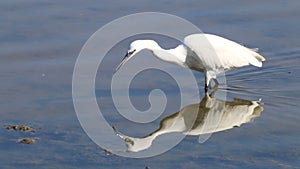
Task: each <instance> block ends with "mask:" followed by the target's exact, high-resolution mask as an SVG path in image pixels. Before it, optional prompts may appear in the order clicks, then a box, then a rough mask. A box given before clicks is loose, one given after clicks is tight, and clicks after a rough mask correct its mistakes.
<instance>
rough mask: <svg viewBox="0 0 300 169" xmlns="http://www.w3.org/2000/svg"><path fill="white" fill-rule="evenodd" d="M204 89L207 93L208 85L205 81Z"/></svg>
mask: <svg viewBox="0 0 300 169" xmlns="http://www.w3.org/2000/svg"><path fill="white" fill-rule="evenodd" d="M204 91H205V93H207V91H208V86H207V84H206V83H205V87H204Z"/></svg>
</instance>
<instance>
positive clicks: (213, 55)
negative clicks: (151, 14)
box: [115, 34, 265, 91]
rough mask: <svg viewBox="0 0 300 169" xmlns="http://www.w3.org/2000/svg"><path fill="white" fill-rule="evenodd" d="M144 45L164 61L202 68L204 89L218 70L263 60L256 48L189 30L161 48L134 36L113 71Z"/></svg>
mask: <svg viewBox="0 0 300 169" xmlns="http://www.w3.org/2000/svg"><path fill="white" fill-rule="evenodd" d="M143 49H146V50H149V51H151V52H152V53H153V55H154V56H156V57H157V58H158V59H161V60H163V61H165V62H169V63H173V64H176V65H178V66H181V67H184V68H188V69H192V70H196V71H199V72H204V73H205V90H206V91H207V88H208V85H209V82H210V80H211V79H215V80H216V76H217V75H218V74H219V73H222V72H225V71H228V70H232V69H236V68H239V67H243V66H247V65H253V66H257V67H261V66H262V62H263V61H265V58H264V57H263V56H261V55H260V54H258V53H257V52H256V51H254V50H252V49H249V48H247V47H245V46H242V45H240V44H238V43H236V42H233V41H231V40H229V39H226V38H223V37H220V36H217V35H212V34H192V35H189V36H187V37H185V38H184V41H183V44H181V45H179V46H177V47H176V48H174V49H162V48H161V47H160V46H159V45H158V44H157V42H155V41H154V40H135V41H133V42H132V43H131V44H130V47H129V50H128V52H127V54H126V55H125V57H124V58H123V60H122V62H121V63H120V64H119V65H118V66H117V68H116V71H118V70H119V69H120V67H121V66H122V65H123V64H124V63H125V62H127V61H128V60H129V59H130V58H132V57H133V56H134V55H135V54H136V53H138V52H139V51H141V50H143ZM116 71H115V72H116Z"/></svg>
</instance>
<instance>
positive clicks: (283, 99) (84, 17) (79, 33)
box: [0, 0, 300, 168]
mask: <svg viewBox="0 0 300 169" xmlns="http://www.w3.org/2000/svg"><path fill="white" fill-rule="evenodd" d="M132 4H134V5H132ZM299 7H300V3H299V2H298V1H292V0H290V1H276V2H268V1H251V2H250V1H249V2H237V1H233V0H232V1H226V3H225V2H223V3H221V4H220V3H215V2H211V1H201V2H199V1H190V2H181V1H162V2H160V3H150V2H140V1H126V2H119V3H116V2H115V3H111V2H109V1H107V2H105V1H102V2H94V1H84V2H81V1H73V2H72V4H70V3H69V2H65V1H60V2H59V3H55V2H52V1H43V2H35V1H26V3H25V2H21V3H17V2H12V1H1V2H0V9H1V10H0V13H1V15H0V20H1V27H0V51H1V52H0V53H1V62H0V76H1V90H0V93H1V100H0V105H1V116H0V117H1V118H0V125H1V128H0V166H1V168H83V167H84V168H145V167H146V166H147V167H149V168H173V167H175V168H178V167H179V168H220V167H222V168H298V167H299V166H300V163H299V161H300V128H299V122H300V116H299V103H300V99H299V96H300V90H299V85H298V84H299V82H300V75H299V74H300V69H299V64H300V54H299V53H300V46H299V44H300V40H299V39H300V37H299V33H298V30H300V24H299V16H300V12H299ZM144 11H158V12H167V13H171V14H175V15H178V16H180V17H183V18H185V19H187V20H189V21H191V22H192V23H193V24H195V25H197V26H198V27H199V28H200V29H201V30H203V31H204V32H208V33H214V34H218V35H221V36H224V37H227V38H230V39H232V40H235V41H237V42H240V43H242V44H245V45H246V46H249V47H251V48H252V47H253V48H254V47H258V48H259V49H260V50H259V52H260V53H261V54H262V55H263V56H265V57H266V59H267V61H266V62H265V63H264V65H263V67H262V68H254V67H245V68H242V69H238V70H235V71H232V72H228V73H227V76H226V80H227V85H223V86H220V89H219V90H220V91H223V90H226V91H227V97H228V99H229V100H230V99H232V98H240V99H245V100H258V99H260V98H261V99H262V102H263V103H264V104H263V105H262V107H263V108H264V110H263V112H262V113H261V115H260V116H259V117H257V118H255V119H254V120H253V121H252V122H250V123H246V124H242V125H241V127H235V128H233V129H230V130H225V131H221V132H218V133H214V134H213V135H212V136H211V137H210V138H209V139H208V140H207V141H206V142H205V143H202V144H199V143H198V137H197V136H187V137H185V139H184V140H183V141H182V142H181V143H180V144H178V145H177V146H176V147H174V148H173V149H171V150H170V151H168V152H166V153H164V154H162V155H159V156H156V157H151V158H146V159H129V158H123V157H119V156H114V155H112V154H110V153H109V152H105V151H103V150H102V149H101V148H100V147H98V146H97V145H96V144H95V143H93V142H92V141H91V140H90V139H89V138H88V136H87V135H86V134H85V133H84V131H83V130H82V128H81V126H80V124H79V121H78V120H77V117H76V113H75V111H74V108H73V102H72V93H71V92H72V84H71V83H72V73H73V68H74V64H75V61H76V58H77V56H78V53H79V52H80V49H81V47H82V46H83V44H84V43H85V41H86V40H87V39H88V38H89V37H90V35H92V33H94V32H95V31H96V30H97V29H99V28H100V27H101V26H103V25H104V24H106V23H108V22H110V21H112V20H113V19H116V18H118V17H121V16H124V15H127V14H131V13H135V12H144ZM129 41H130V40H125V41H122V42H120V44H117V46H116V47H115V48H114V50H112V51H111V53H110V54H108V55H110V56H113V57H110V58H107V61H106V63H107V64H106V65H105V66H104V67H103V71H107V72H108V75H99V74H98V75H97V82H96V95H97V99H98V103H99V105H100V106H101V107H102V108H103V110H104V112H105V113H104V115H105V117H106V118H107V119H108V121H110V122H111V124H112V125H114V126H115V127H116V128H118V129H119V130H120V132H122V133H126V134H128V135H132V136H135V137H142V136H145V135H147V134H149V133H151V132H152V131H153V130H155V129H157V128H158V127H159V122H160V120H162V119H163V118H164V117H166V116H168V115H171V114H173V113H175V112H177V111H179V109H180V106H176V105H178V102H179V101H180V100H178V96H179V95H178V89H177V88H176V85H174V84H173V82H172V80H171V79H170V80H168V79H167V80H166V79H163V80H162V79H161V78H160V77H161V76H163V75H160V74H158V76H157V77H156V78H153V80H152V81H150V80H149V81H147V79H145V78H143V76H139V77H137V79H136V81H134V83H133V84H132V89H131V94H132V101H133V104H134V105H135V106H136V107H137V109H140V110H145V109H147V108H148V107H149V105H148V102H147V97H148V93H149V91H150V90H151V89H153V88H156V87H159V88H161V89H163V90H164V91H165V92H166V94H167V95H168V96H170V98H171V99H170V100H169V103H168V104H167V107H166V112H165V114H163V116H162V117H160V118H159V119H157V120H156V121H155V122H153V123H151V124H145V125H142V124H134V123H130V122H129V121H127V120H125V119H123V118H122V117H120V115H118V114H117V112H116V110H115V108H114V107H113V103H112V101H111V98H110V92H109V85H108V84H109V81H108V80H109V78H110V77H109V73H110V72H112V71H113V68H114V67H115V65H116V64H117V63H118V62H119V61H120V59H121V57H122V56H123V53H124V52H125V51H126V50H127V45H128V42H129ZM162 45H165V47H171V46H172V45H173V44H162ZM120 54H122V56H120V57H119V55H120ZM179 69H180V68H179ZM153 74H157V72H144V77H147V76H151V75H153ZM196 76H197V77H199V78H198V81H199V84H200V86H201V85H202V86H203V80H202V79H203V75H202V74H197V73H196ZM102 77H105V78H102ZM151 77H153V76H151ZM201 95H202V96H203V93H201ZM199 101H200V100H199ZM191 104H192V103H191ZM15 124H19V125H23V124H24V125H28V126H30V127H32V128H34V129H35V133H27V132H22V131H12V130H7V129H6V126H7V125H15ZM141 127H143V130H142V131H141V130H140V128H141ZM24 137H35V138H39V139H38V140H37V141H36V143H35V144H30V145H25V144H20V143H18V142H17V141H18V139H19V138H24ZM166 137H167V135H166ZM124 147H125V144H124ZM125 148H126V147H125Z"/></svg>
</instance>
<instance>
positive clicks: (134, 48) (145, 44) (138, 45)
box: [115, 40, 159, 72]
mask: <svg viewBox="0 0 300 169" xmlns="http://www.w3.org/2000/svg"><path fill="white" fill-rule="evenodd" d="M156 48H159V45H158V44H157V43H156V42H155V41H154V40H135V41H133V42H131V44H130V46H129V50H128V51H127V53H126V55H125V57H124V58H123V60H122V61H121V63H119V65H118V66H117V68H116V70H115V72H117V71H118V70H119V69H120V68H121V67H122V65H124V64H125V63H126V62H127V61H128V60H129V59H131V58H132V57H133V56H134V55H135V54H137V53H138V52H139V51H141V50H143V49H150V50H151V49H156Z"/></svg>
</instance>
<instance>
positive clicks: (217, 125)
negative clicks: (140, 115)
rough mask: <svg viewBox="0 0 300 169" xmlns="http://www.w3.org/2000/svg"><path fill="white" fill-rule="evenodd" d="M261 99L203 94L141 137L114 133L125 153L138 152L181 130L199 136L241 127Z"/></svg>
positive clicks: (254, 113)
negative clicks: (219, 97) (157, 140)
mask: <svg viewBox="0 0 300 169" xmlns="http://www.w3.org/2000/svg"><path fill="white" fill-rule="evenodd" d="M260 104H261V101H251V100H244V99H238V98H236V99H234V100H233V101H224V100H221V99H217V98H214V97H211V96H209V95H208V93H205V96H204V97H203V98H202V100H201V102H200V103H199V104H190V105H187V106H186V107H184V108H182V109H181V110H180V111H178V112H176V113H174V114H172V115H170V116H167V117H165V118H163V119H162V120H161V121H160V125H159V128H158V129H157V130H155V131H153V132H151V133H150V134H148V135H147V136H145V137H141V138H137V137H130V136H126V135H123V134H121V133H119V132H118V131H117V130H116V128H115V127H113V130H114V131H115V134H116V135H117V136H119V137H120V138H121V139H123V140H124V141H125V143H126V146H127V151H128V152H139V151H142V150H145V149H148V148H149V147H151V145H152V143H153V141H154V140H155V139H156V138H157V137H159V136H161V135H164V134H170V133H182V134H184V135H191V136H200V135H204V134H211V133H215V132H220V131H224V130H229V129H232V128H233V127H236V126H241V125H242V124H244V123H248V122H250V121H252V120H253V119H254V118H256V117H259V116H260V114H261V112H262V111H263V107H262V106H261V105H260Z"/></svg>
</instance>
